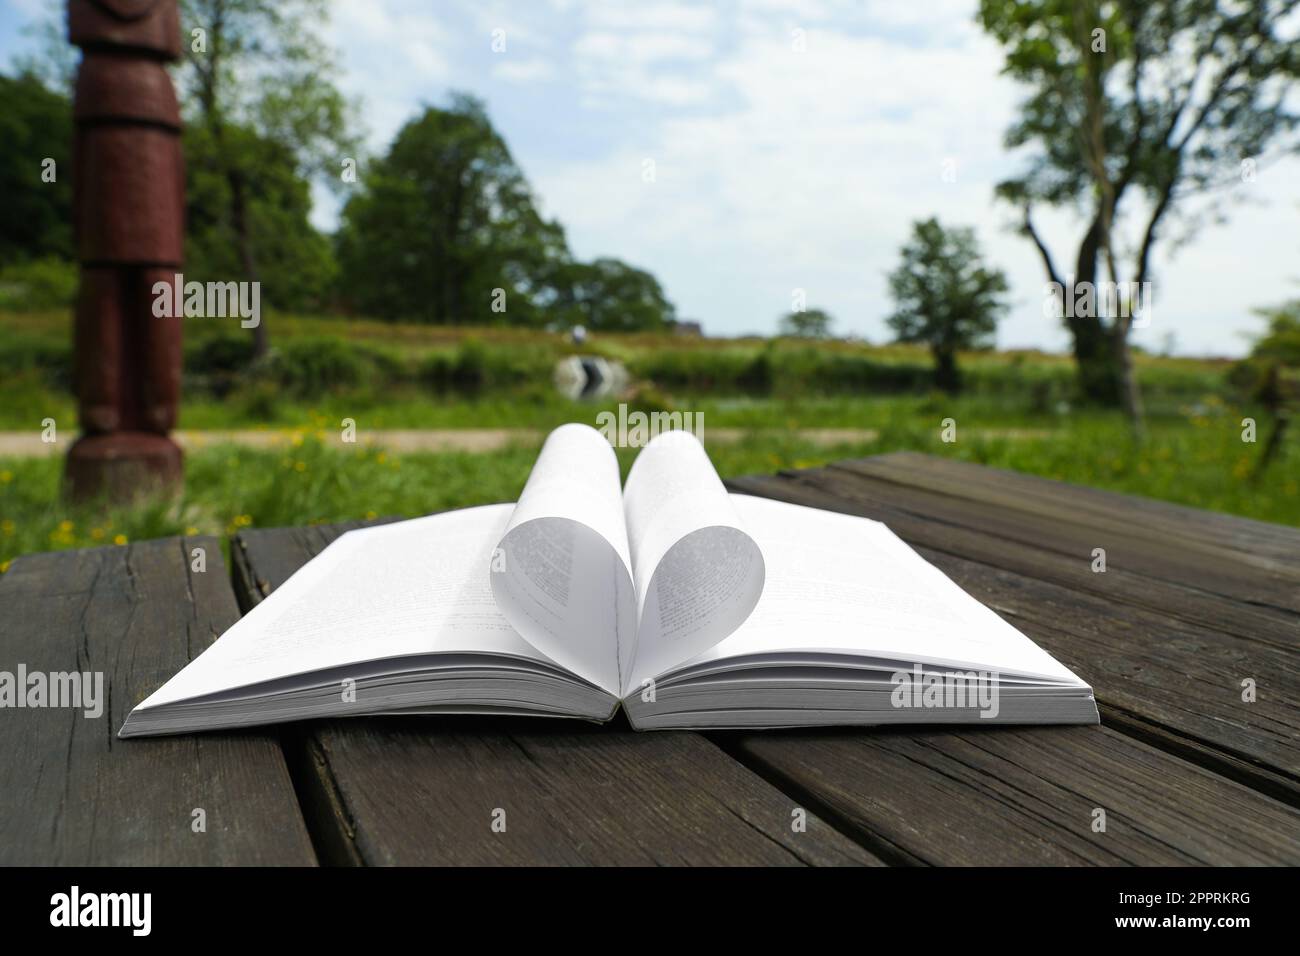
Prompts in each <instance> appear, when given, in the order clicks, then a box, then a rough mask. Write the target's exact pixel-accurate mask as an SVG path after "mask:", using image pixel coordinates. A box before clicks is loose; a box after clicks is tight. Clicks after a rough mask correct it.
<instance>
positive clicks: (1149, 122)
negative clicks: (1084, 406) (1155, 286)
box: [978, 0, 1300, 430]
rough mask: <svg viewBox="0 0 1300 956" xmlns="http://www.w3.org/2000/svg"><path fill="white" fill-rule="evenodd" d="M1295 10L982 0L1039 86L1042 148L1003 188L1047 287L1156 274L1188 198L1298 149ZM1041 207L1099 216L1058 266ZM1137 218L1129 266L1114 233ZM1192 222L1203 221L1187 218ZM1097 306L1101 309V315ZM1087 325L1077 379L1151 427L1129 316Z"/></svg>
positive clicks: (985, 20) (1033, 122)
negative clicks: (1284, 29) (1246, 167)
mask: <svg viewBox="0 0 1300 956" xmlns="http://www.w3.org/2000/svg"><path fill="white" fill-rule="evenodd" d="M1295 7H1296V2H1295V0H1254V2H1251V3H1226V2H1222V0H1110V2H1105V3H1103V2H1102V0H981V2H980V8H979V14H978V19H979V21H980V23H981V24H982V25H983V27H984V29H985V30H987V31H988V32H989V33H990V34H991V35H992V36H993V37H994V38H996V39H997V40H998V41H999V42H1000V43H1001V44H1002V45H1003V47H1004V48H1005V50H1006V67H1005V72H1006V73H1007V74H1009V75H1010V76H1012V77H1014V78H1015V79H1016V80H1019V81H1021V82H1022V83H1025V84H1027V85H1028V86H1029V87H1030V90H1031V92H1030V94H1029V97H1028V98H1027V99H1026V101H1025V102H1024V104H1023V105H1022V109H1021V114H1020V117H1019V119H1018V120H1017V121H1016V123H1015V124H1014V125H1013V126H1012V127H1011V128H1010V129H1009V130H1008V131H1007V134H1006V142H1007V145H1008V146H1009V147H1013V148H1018V147H1024V146H1032V147H1034V151H1033V155H1032V158H1031V160H1030V163H1029V166H1028V168H1027V170H1026V172H1025V173H1024V175H1022V176H1020V177H1018V178H1015V179H1012V180H1009V181H1007V182H1004V183H1002V184H1000V185H999V187H998V193H999V195H1000V196H1002V197H1003V198H1004V199H1006V200H1009V201H1010V202H1013V203H1015V204H1016V205H1017V206H1018V207H1019V208H1020V210H1021V212H1022V215H1023V219H1022V229H1023V232H1024V234H1025V235H1026V236H1027V237H1028V238H1029V239H1031V240H1032V241H1033V243H1034V245H1035V247H1036V248H1037V250H1038V254H1039V256H1040V257H1041V259H1042V261H1043V265H1044V268H1045V270H1046V273H1047V277H1048V281H1049V282H1052V283H1056V284H1057V286H1058V287H1059V288H1060V289H1062V290H1064V293H1065V295H1067V296H1069V297H1070V300H1071V301H1073V300H1075V298H1076V289H1078V287H1079V286H1081V285H1082V284H1084V283H1089V284H1093V285H1095V283H1096V282H1097V280H1098V279H1099V278H1100V277H1101V275H1102V273H1101V267H1102V266H1103V265H1104V267H1105V269H1106V271H1107V273H1108V274H1109V280H1110V281H1111V282H1115V283H1117V284H1118V283H1122V282H1125V280H1127V281H1128V282H1132V283H1135V284H1137V287H1140V285H1141V283H1144V282H1147V281H1149V280H1150V278H1151V257H1152V250H1153V248H1154V246H1155V244H1156V242H1157V241H1158V239H1160V238H1161V237H1162V236H1163V235H1165V232H1166V230H1167V227H1168V226H1169V224H1170V223H1171V222H1172V221H1173V220H1174V219H1175V217H1176V214H1177V213H1178V212H1179V210H1180V207H1181V208H1182V209H1183V210H1184V211H1185V206H1186V204H1185V200H1186V198H1187V197H1188V196H1189V195H1193V194H1196V193H1202V194H1204V193H1208V192H1211V191H1213V190H1215V189H1216V188H1221V187H1223V186H1224V185H1226V184H1230V183H1231V182H1232V181H1233V180H1235V179H1239V178H1240V176H1241V173H1240V172H1239V170H1240V169H1241V166H1242V162H1243V160H1248V161H1251V162H1262V161H1264V159H1265V152H1266V151H1267V150H1268V149H1269V148H1270V147H1274V146H1275V147H1279V148H1289V147H1290V146H1291V145H1293V141H1292V139H1291V137H1289V136H1288V135H1287V134H1289V133H1290V132H1291V131H1292V130H1294V129H1295V126H1296V122H1297V116H1296V113H1295V112H1294V110H1293V104H1292V103H1289V102H1288V96H1289V94H1290V92H1292V90H1293V86H1292V81H1293V80H1294V78H1295V75H1296V69H1297V65H1298V64H1300V50H1298V49H1297V47H1296V45H1295V43H1294V41H1289V40H1287V39H1286V38H1285V37H1281V36H1279V30H1278V24H1279V21H1280V20H1281V19H1282V18H1283V17H1284V16H1285V15H1286V14H1288V13H1289V12H1290V11H1293V10H1294V9H1295ZM1042 206H1066V207H1072V208H1076V209H1081V210H1082V212H1083V215H1084V219H1085V222H1086V224H1087V225H1086V227H1085V229H1084V232H1083V235H1082V237H1081V238H1080V239H1079V241H1078V245H1077V248H1076V252H1075V254H1074V257H1073V272H1071V273H1066V272H1064V271H1063V270H1061V269H1060V268H1059V267H1058V265H1057V262H1056V260H1055V259H1054V257H1053V255H1052V253H1051V252H1050V251H1049V248H1048V246H1047V244H1046V242H1045V241H1044V240H1043V239H1042V237H1041V236H1040V234H1039V233H1038V230H1037V229H1036V227H1035V225H1034V221H1033V213H1034V211H1035V210H1036V209H1038V208H1039V207H1042ZM1122 220H1132V223H1131V228H1132V229H1133V230H1135V234H1136V236H1137V237H1138V238H1137V241H1136V245H1135V247H1134V248H1133V249H1132V250H1130V254H1131V265H1130V266H1129V268H1128V271H1127V272H1126V273H1125V271H1124V270H1123V268H1122V267H1121V265H1120V261H1121V258H1123V250H1121V249H1120V248H1118V247H1119V245H1120V244H1119V242H1118V241H1117V240H1116V238H1115V237H1116V235H1117V234H1118V233H1119V232H1120V226H1121V223H1122ZM1188 222H1189V224H1190V223H1191V222H1192V220H1191V219H1190V218H1189V219H1188ZM1093 311H1095V310H1093ZM1119 311H1121V314H1120V315H1118V316H1110V317H1106V316H1099V315H1075V316H1073V317H1068V316H1067V317H1066V319H1065V321H1066V324H1067V326H1068V328H1069V331H1070V333H1071V336H1072V338H1073V342H1074V355H1075V359H1076V362H1077V365H1078V376H1079V385H1080V389H1081V391H1082V393H1083V395H1084V396H1085V397H1086V398H1087V399H1089V400H1092V401H1096V402H1100V403H1104V404H1109V405H1119V406H1122V407H1124V408H1125V409H1126V410H1127V412H1128V414H1129V415H1130V417H1131V418H1132V419H1133V421H1134V423H1135V425H1136V426H1137V427H1138V428H1139V430H1140V422H1141V416H1142V407H1141V401H1140V396H1139V392H1138V388H1137V383H1136V381H1135V378H1134V375H1133V369H1132V364H1131V362H1130V361H1129V352H1128V336H1129V331H1130V329H1131V325H1132V318H1131V315H1130V316H1129V317H1125V316H1124V315H1123V314H1122V313H1123V311H1126V310H1124V309H1121V310H1119Z"/></svg>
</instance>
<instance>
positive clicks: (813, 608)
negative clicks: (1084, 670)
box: [690, 495, 1083, 685]
mask: <svg viewBox="0 0 1300 956" xmlns="http://www.w3.org/2000/svg"><path fill="white" fill-rule="evenodd" d="M732 500H733V502H734V504H735V509H736V511H737V513H738V514H739V515H740V517H741V519H742V520H743V521H744V522H745V526H746V527H747V528H748V529H749V531H750V533H751V534H752V535H753V536H754V538H755V540H757V542H758V544H759V547H761V548H762V550H763V555H764V558H765V560H766V562H767V581H766V586H765V588H764V591H763V595H762V597H761V598H760V599H759V601H758V605H757V606H756V607H755V608H754V611H753V613H752V614H751V615H750V616H749V617H748V618H747V619H746V620H745V622H744V623H743V624H742V625H741V626H740V627H739V628H738V629H737V630H736V631H735V632H734V633H732V634H731V635H730V636H729V637H727V638H726V640H724V641H722V642H720V643H718V644H716V645H715V646H713V647H712V648H709V649H708V650H707V651H705V652H704V653H702V654H700V655H699V656H698V657H697V658H695V659H694V660H692V661H691V662H690V663H691V664H692V665H695V664H697V663H705V662H709V661H717V660H723V659H726V658H729V657H738V656H744V655H749V654H767V653H789V652H799V651H805V652H812V653H836V654H845V653H848V654H859V655H862V656H864V657H874V658H883V659H887V660H891V661H893V660H896V661H900V662H918V663H921V664H932V665H935V666H939V667H951V668H962V669H974V670H982V671H989V672H996V673H999V674H1007V675H1016V676H1027V677H1035V678H1040V679H1046V680H1059V681H1062V682H1065V683H1069V684H1077V685H1081V684H1083V682H1082V681H1080V680H1079V678H1078V677H1076V676H1075V675H1074V674H1073V673H1071V671H1070V670H1069V669H1068V668H1066V667H1065V666H1064V665H1062V664H1061V663H1059V662H1058V661H1057V660H1056V659H1055V658H1053V657H1052V656H1051V655H1050V654H1048V653H1047V652H1046V651H1044V650H1043V649H1042V648H1040V647H1039V646H1038V645H1037V644H1035V643H1034V642H1033V641H1031V640H1030V639H1029V638H1028V637H1026V636H1025V635H1023V634H1021V633H1020V632H1019V631H1017V630H1016V629H1015V628H1014V627H1012V626H1011V625H1010V624H1008V623H1006V622H1005V621H1003V620H1002V619H1001V618H1000V617H998V615H997V614H995V613H994V612H993V611H991V610H989V609H988V608H986V607H985V606H984V605H982V604H981V603H979V601H977V600H975V599H974V598H972V597H971V596H970V595H969V594H967V593H966V592H965V591H963V590H962V589H961V588H960V587H958V585H957V584H955V583H954V582H953V581H952V580H950V579H949V578H948V577H947V576H946V575H944V574H943V572H941V571H940V570H939V569H938V568H936V567H934V566H933V565H931V564H930V563H929V562H927V561H926V560H925V559H924V558H922V557H921V556H920V555H918V554H917V553H916V552H915V551H913V550H912V549H911V548H910V547H908V546H907V544H906V543H904V542H903V541H902V540H900V539H899V538H898V537H897V536H896V535H895V534H894V533H893V532H892V531H890V530H889V529H888V528H887V527H886V526H885V525H883V524H881V523H880V522H878V521H871V520H869V519H866V518H859V517H855V516H852V515H842V514H837V513H835V512H830V511H822V510H820V509H816V508H804V507H801V506H798V505H791V504H787V503H785V502H780V501H771V500H769V499H766V498H756V497H751V496H749V495H732Z"/></svg>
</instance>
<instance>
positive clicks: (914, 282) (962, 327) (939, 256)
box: [886, 219, 1008, 393]
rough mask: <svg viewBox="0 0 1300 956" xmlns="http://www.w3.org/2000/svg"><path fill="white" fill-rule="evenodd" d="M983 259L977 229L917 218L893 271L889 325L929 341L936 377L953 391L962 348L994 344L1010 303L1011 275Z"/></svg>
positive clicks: (904, 337) (907, 338) (905, 337)
mask: <svg viewBox="0 0 1300 956" xmlns="http://www.w3.org/2000/svg"><path fill="white" fill-rule="evenodd" d="M980 260H981V255H980V250H979V246H978V244H977V243H976V241H975V233H974V231H973V230H971V229H967V228H954V229H944V228H943V226H941V225H939V222H938V220H937V219H927V220H925V221H924V222H917V223H914V224H913V226H912V238H911V240H910V241H909V242H908V243H907V244H906V245H904V246H903V249H902V262H901V263H900V264H899V266H898V268H897V269H895V270H894V271H893V272H891V273H890V274H889V288H890V291H891V292H892V293H893V296H894V301H895V303H896V309H895V311H894V313H893V314H892V315H890V316H889V318H888V319H887V320H886V321H887V322H888V323H889V327H890V328H892V329H893V330H894V333H895V335H896V336H897V341H899V342H923V343H925V344H926V345H928V346H929V347H930V353H931V354H932V355H933V356H934V383H935V385H936V386H938V387H939V388H941V389H943V390H944V391H947V392H951V393H956V392H957V391H959V390H960V389H961V376H960V373H959V371H958V368H957V352H958V350H959V349H976V348H987V347H989V346H991V345H992V344H993V333H994V331H995V330H996V329H997V322H998V318H999V314H1000V313H1001V312H1003V311H1004V310H1005V309H1006V299H1005V294H1006V292H1007V288H1008V286H1007V279H1006V276H1005V275H1003V273H1002V271H1001V270H1000V269H994V268H989V267H988V266H985V265H984V264H983V263H982V262H981V261H980Z"/></svg>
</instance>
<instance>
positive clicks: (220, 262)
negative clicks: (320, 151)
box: [185, 125, 337, 312]
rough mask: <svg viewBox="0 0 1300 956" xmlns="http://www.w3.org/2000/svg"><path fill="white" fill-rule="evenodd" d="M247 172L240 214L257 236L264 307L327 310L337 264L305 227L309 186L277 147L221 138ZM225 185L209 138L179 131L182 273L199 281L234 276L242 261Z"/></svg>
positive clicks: (236, 132)
mask: <svg viewBox="0 0 1300 956" xmlns="http://www.w3.org/2000/svg"><path fill="white" fill-rule="evenodd" d="M223 135H224V142H225V144H226V146H227V147H228V148H233V149H236V150H238V152H239V156H240V160H239V161H240V164H241V166H242V168H243V169H245V170H247V171H248V172H249V176H248V178H247V192H246V195H245V197H244V198H245V202H246V204H247V208H246V212H245V215H246V216H247V219H248V224H249V227H250V228H249V232H250V233H251V234H252V235H255V236H257V270H258V276H259V278H260V280H261V281H262V283H263V291H264V292H265V293H266V295H265V301H266V302H267V303H268V304H270V305H274V306H275V307H276V308H279V309H287V310H294V311H299V312H319V311H323V310H324V309H326V308H327V307H329V305H330V304H331V303H330V295H331V293H332V291H333V289H334V285H335V282H336V279H337V265H336V263H335V260H334V253H333V248H332V246H331V244H330V240H329V238H328V237H327V236H324V235H322V234H321V233H320V232H319V231H317V230H316V229H315V228H314V227H313V226H312V224H311V220H310V216H311V207H312V199H311V184H310V183H309V182H308V181H307V180H306V179H304V178H303V177H302V176H300V175H299V174H298V173H297V171H296V168H295V165H294V162H293V157H292V156H291V155H288V153H287V151H286V150H285V148H284V147H283V146H282V145H281V144H280V143H279V142H277V141H275V140H271V139H267V138H266V137H263V136H259V135H258V134H257V133H255V132H254V131H252V130H249V129H246V128H245V127H242V126H229V127H227V128H226V129H225V130H224V131H223ZM231 202H232V197H231V193H230V178H229V176H228V175H227V170H226V165H225V162H224V159H223V157H222V156H221V155H220V154H219V152H218V147H217V144H216V142H215V140H214V139H213V136H212V133H211V131H210V130H209V129H208V128H207V127H204V126H202V125H196V126H192V127H188V128H187V129H186V130H185V228H186V240H185V271H186V272H187V273H189V274H191V275H192V276H193V277H194V278H197V279H213V278H219V277H221V276H231V275H240V274H242V272H243V262H242V259H241V251H240V247H239V242H238V240H237V236H236V234H235V230H234V228H233V222H232V218H231V216H230V208H231Z"/></svg>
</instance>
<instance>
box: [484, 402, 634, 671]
mask: <svg viewBox="0 0 1300 956" xmlns="http://www.w3.org/2000/svg"><path fill="white" fill-rule="evenodd" d="M484 567H485V568H486V564H485V565H484ZM491 587H492V594H493V596H494V597H495V598H496V601H497V605H498V606H499V607H500V608H501V611H502V613H503V614H504V615H505V616H506V618H507V619H508V620H509V621H510V623H511V624H513V625H514V626H515V628H516V630H518V632H519V633H520V635H521V636H522V637H523V638H524V639H525V640H527V641H528V642H529V643H531V644H532V645H533V646H535V647H536V648H537V649H538V650H539V651H541V652H542V653H543V654H545V655H546V656H548V657H550V658H551V659H553V660H555V661H556V662H557V663H559V664H561V665H563V666H564V667H566V668H567V669H568V670H570V671H572V672H573V673H574V674H577V675H578V676H580V677H583V678H585V679H586V680H588V681H590V682H592V683H593V684H595V685H597V686H598V687H600V688H602V689H604V690H606V691H608V692H609V693H611V694H614V695H618V694H619V687H620V686H621V684H622V679H623V676H624V675H626V673H627V671H628V670H629V666H630V663H631V658H632V651H633V647H634V644H635V634H636V600H635V593H634V590H633V585H632V561H631V557H630V554H629V550H628V540H627V529H626V526H625V525H624V520H623V493H622V489H621V488H620V482H619V471H618V458H617V457H616V456H615V455H614V449H612V448H611V447H610V446H609V442H608V441H606V440H605V438H604V437H603V436H602V435H601V434H600V433H599V432H598V431H596V430H595V429H594V428H591V427H589V426H587V425H577V424H570V425H561V426H560V427H559V428H557V429H555V431H553V432H551V434H550V435H549V436H548V437H547V439H546V443H545V444H544V445H543V446H542V451H541V454H540V455H538V458H537V462H536V464H535V465H533V470H532V473H531V474H530V475H529V476H528V483H527V484H526V485H525V486H524V490H523V493H522V494H521V495H520V496H519V503H518V505H516V506H515V510H514V512H513V514H511V516H510V522H509V525H508V526H507V527H506V529H505V533H504V535H503V536H502V539H501V543H500V549H499V553H498V554H497V555H496V556H495V557H494V559H493V562H492V571H491Z"/></svg>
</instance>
